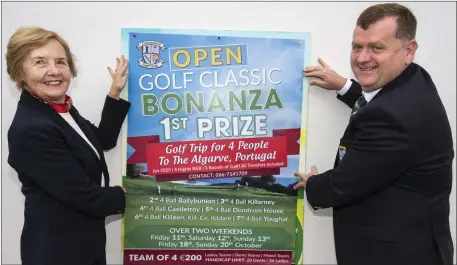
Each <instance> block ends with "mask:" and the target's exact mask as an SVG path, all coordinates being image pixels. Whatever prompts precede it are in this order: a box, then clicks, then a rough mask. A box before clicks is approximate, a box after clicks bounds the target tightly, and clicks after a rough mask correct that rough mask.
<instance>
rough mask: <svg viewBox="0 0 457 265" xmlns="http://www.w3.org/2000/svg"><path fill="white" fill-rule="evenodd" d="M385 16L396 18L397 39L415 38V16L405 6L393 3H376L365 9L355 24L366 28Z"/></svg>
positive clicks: (407, 39)
mask: <svg viewBox="0 0 457 265" xmlns="http://www.w3.org/2000/svg"><path fill="white" fill-rule="evenodd" d="M386 17H396V18H397V35H396V37H397V39H400V40H406V41H409V40H412V39H415V38H416V28H417V21H416V17H415V16H414V15H413V13H412V12H411V11H410V10H409V9H408V8H407V7H405V6H402V5H399V4H395V3H389V4H378V5H374V6H370V7H369V8H367V9H365V10H364V11H363V12H362V14H360V16H359V18H358V19H357V26H360V27H361V28H362V29H364V30H366V29H367V28H368V27H369V26H370V25H371V24H374V23H376V22H378V21H380V20H382V19H384V18H386Z"/></svg>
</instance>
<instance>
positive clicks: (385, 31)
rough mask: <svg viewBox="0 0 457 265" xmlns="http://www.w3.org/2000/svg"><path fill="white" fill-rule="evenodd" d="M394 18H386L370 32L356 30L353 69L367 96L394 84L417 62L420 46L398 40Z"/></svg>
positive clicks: (352, 57)
mask: <svg viewBox="0 0 457 265" xmlns="http://www.w3.org/2000/svg"><path fill="white" fill-rule="evenodd" d="M396 36H397V21H396V18H395V17H386V18H384V19H382V20H379V21H378V22H375V23H373V24H371V25H370V26H369V27H368V28H367V29H365V30H364V29H362V28H361V27H360V26H357V27H356V28H355V30H354V35H353V42H352V52H351V67H352V71H353V72H354V75H355V76H356V78H357V80H358V81H359V83H360V85H361V86H362V88H363V90H364V91H365V92H370V91H374V90H376V89H378V88H381V87H383V86H384V85H386V84H387V83H389V82H391V81H392V80H394V79H395V78H396V77H397V76H398V75H400V74H401V72H402V71H403V70H404V69H405V68H406V67H407V65H409V64H410V63H411V62H412V61H413V58H414V54H415V50H416V48H417V43H416V41H415V40H411V41H404V40H400V39H398V38H397V37H396Z"/></svg>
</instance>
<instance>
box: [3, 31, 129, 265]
mask: <svg viewBox="0 0 457 265" xmlns="http://www.w3.org/2000/svg"><path fill="white" fill-rule="evenodd" d="M6 59H7V72H8V74H9V75H10V77H11V79H12V80H13V81H14V82H15V83H16V84H17V86H18V88H19V90H21V97H20V100H19V103H18V105H17V110H16V114H15V116H14V119H13V122H12V124H11V127H10V128H9V130H8V144H9V156H8V163H9V164H10V165H11V167H13V168H14V169H15V170H16V172H17V173H18V177H19V180H20V181H21V183H22V192H23V194H24V196H25V211H24V226H23V230H22V236H21V259H22V264H23V265H29V264H33V265H54V264H56V265H57V264H58V265H62V264H65V265H70V264H74V265H86V264H87V265H89V264H90V265H99V264H106V259H105V242H106V234H105V217H107V216H109V215H114V214H120V213H123V211H124V208H125V192H124V190H123V188H121V187H119V186H116V187H110V186H109V175H108V169H107V166H106V162H105V158H104V155H103V150H109V149H111V148H113V147H114V146H115V145H116V141H117V138H118V136H119V132H120V129H121V126H122V123H123V121H124V119H125V116H126V115H127V111H128V109H129V107H130V103H128V102H127V101H124V100H122V99H120V98H119V95H120V93H121V91H122V89H123V88H124V86H125V83H126V80H127V73H126V70H127V65H128V62H127V60H126V59H125V58H124V57H123V56H122V57H121V59H117V67H116V71H113V70H112V69H111V68H109V67H108V68H109V71H110V73H111V76H112V78H113V82H112V85H111V88H110V90H109V93H108V95H107V97H106V99H105V105H104V107H103V111H102V115H101V121H100V124H99V126H98V127H96V126H94V125H92V124H91V123H90V122H89V121H87V120H85V119H84V118H83V117H81V115H80V114H79V113H78V111H77V109H76V108H75V107H74V106H73V105H72V100H71V98H70V97H69V96H68V95H66V92H67V90H68V87H69V85H70V81H71V79H72V78H73V77H76V73H77V71H76V68H75V65H74V60H73V58H72V54H71V52H70V48H69V47H68V45H67V43H66V42H65V41H64V40H63V39H62V38H61V37H60V36H59V35H57V34H56V33H55V32H52V31H48V30H44V29H41V28H21V29H19V30H18V31H16V32H15V33H14V34H13V36H12V37H11V39H10V40H9V42H8V47H7V54H6ZM102 175H103V176H104V178H103V180H104V185H102Z"/></svg>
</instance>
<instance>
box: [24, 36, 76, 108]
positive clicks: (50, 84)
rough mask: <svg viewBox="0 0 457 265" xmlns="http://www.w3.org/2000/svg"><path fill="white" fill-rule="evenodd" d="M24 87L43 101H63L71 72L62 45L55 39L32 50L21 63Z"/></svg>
mask: <svg viewBox="0 0 457 265" xmlns="http://www.w3.org/2000/svg"><path fill="white" fill-rule="evenodd" d="M22 70H23V71H22V75H23V76H22V79H23V81H24V82H25V89H28V90H30V91H31V92H33V93H34V94H36V95H37V96H38V97H40V98H41V99H43V100H45V101H51V102H56V103H63V102H64V100H65V93H66V92H67V90H68V87H69V86H70V80H71V78H72V74H71V71H70V67H69V64H68V59H67V56H66V53H65V49H64V48H63V46H62V45H61V44H60V43H59V42H58V41H57V40H55V39H50V40H49V41H48V42H47V43H46V45H44V46H42V47H40V48H37V49H34V50H32V51H31V52H30V53H29V55H28V56H27V58H26V59H25V60H24V62H23V64H22Z"/></svg>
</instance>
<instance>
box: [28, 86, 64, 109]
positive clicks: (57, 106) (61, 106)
mask: <svg viewBox="0 0 457 265" xmlns="http://www.w3.org/2000/svg"><path fill="white" fill-rule="evenodd" d="M28 92H29V93H30V94H31V95H32V96H33V97H34V98H36V99H37V100H39V101H41V102H43V103H46V104H48V105H49V106H50V107H51V108H53V109H54V110H55V111H57V112H58V113H66V112H68V111H70V109H71V105H72V104H73V102H72V100H71V97H70V96H68V95H65V102H64V103H54V102H48V101H45V100H43V99H41V98H40V97H38V96H37V95H35V94H34V93H32V92H31V91H28Z"/></svg>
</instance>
